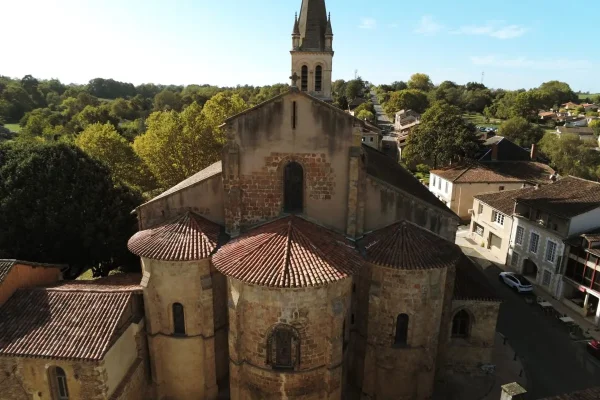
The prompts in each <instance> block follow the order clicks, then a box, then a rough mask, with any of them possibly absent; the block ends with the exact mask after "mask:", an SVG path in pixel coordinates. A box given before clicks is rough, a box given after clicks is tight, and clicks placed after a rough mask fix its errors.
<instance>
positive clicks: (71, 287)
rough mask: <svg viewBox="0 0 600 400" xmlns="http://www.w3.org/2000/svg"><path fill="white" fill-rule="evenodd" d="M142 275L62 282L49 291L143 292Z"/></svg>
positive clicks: (48, 287) (50, 287)
mask: <svg viewBox="0 0 600 400" xmlns="http://www.w3.org/2000/svg"><path fill="white" fill-rule="evenodd" d="M141 281H142V274H133V273H132V274H114V275H111V276H106V277H103V278H98V279H91V280H74V281H61V282H58V283H56V284H55V285H52V286H47V287H46V289H47V290H57V291H81V292H141V291H142V286H141V285H140V282H141Z"/></svg>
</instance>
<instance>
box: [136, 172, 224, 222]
mask: <svg viewBox="0 0 600 400" xmlns="http://www.w3.org/2000/svg"><path fill="white" fill-rule="evenodd" d="M186 211H194V212H195V213H197V214H199V215H202V216H203V217H204V218H206V219H208V220H209V221H212V222H214V223H217V224H220V225H223V224H224V222H225V217H224V210H223V183H222V176H221V174H219V175H215V176H213V177H211V178H208V179H206V180H204V181H202V182H200V183H198V184H196V185H193V186H190V187H187V188H185V189H183V190H180V191H178V192H176V193H173V194H170V195H167V196H165V197H162V198H160V199H158V200H155V201H153V202H151V203H147V204H144V205H142V206H140V207H139V208H138V221H139V230H144V229H148V228H151V227H153V226H156V225H158V224H161V223H163V222H165V221H168V220H170V219H172V218H175V217H176V216H178V215H181V214H183V213H185V212H186Z"/></svg>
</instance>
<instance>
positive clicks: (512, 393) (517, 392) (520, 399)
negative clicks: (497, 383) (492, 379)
mask: <svg viewBox="0 0 600 400" xmlns="http://www.w3.org/2000/svg"><path fill="white" fill-rule="evenodd" d="M526 394H527V391H526V390H525V389H523V387H522V386H521V385H519V384H518V383H517V382H513V383H507V384H506V385H503V386H502V393H501V394H500V400H524V399H525V395H526Z"/></svg>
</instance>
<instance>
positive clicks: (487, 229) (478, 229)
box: [469, 199, 513, 261]
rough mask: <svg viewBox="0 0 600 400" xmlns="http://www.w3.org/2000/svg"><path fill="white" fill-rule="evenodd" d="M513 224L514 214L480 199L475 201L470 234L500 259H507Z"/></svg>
mask: <svg viewBox="0 0 600 400" xmlns="http://www.w3.org/2000/svg"><path fill="white" fill-rule="evenodd" d="M512 226H513V217H512V216H510V215H506V214H504V213H501V212H500V211H498V210H497V209H495V208H493V207H491V206H489V205H488V204H486V203H484V202H482V201H480V200H478V199H475V200H474V201H473V213H472V214H471V225H470V229H469V236H470V238H471V239H472V240H474V241H475V243H477V244H478V245H480V246H482V247H484V248H486V249H489V250H490V252H491V253H492V254H493V255H494V256H495V257H496V258H497V259H498V260H501V261H504V260H506V256H507V254H508V249H509V248H510V237H511V232H512Z"/></svg>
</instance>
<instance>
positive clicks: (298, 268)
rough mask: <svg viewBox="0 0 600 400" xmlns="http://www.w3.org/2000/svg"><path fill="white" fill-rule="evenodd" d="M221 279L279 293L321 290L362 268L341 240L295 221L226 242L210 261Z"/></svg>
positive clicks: (289, 219)
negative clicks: (313, 287)
mask: <svg viewBox="0 0 600 400" xmlns="http://www.w3.org/2000/svg"><path fill="white" fill-rule="evenodd" d="M213 263H214V265H215V267H216V268H217V269H218V270H219V271H221V272H222V273H223V274H224V275H227V276H230V277H232V278H235V279H239V280H241V281H243V282H247V283H251V284H256V285H261V286H271V287H280V288H299V287H309V286H321V285H326V284H328V283H331V282H335V281H339V280H341V279H344V278H347V277H349V276H351V275H352V274H353V273H354V272H356V271H357V270H358V269H359V268H360V266H361V265H362V259H361V257H360V255H359V253H358V251H356V250H355V248H354V244H353V243H352V242H351V241H349V240H348V239H346V238H345V237H344V236H342V235H340V234H337V233H334V232H332V231H330V230H328V229H325V228H323V227H321V226H318V225H316V224H313V223H312V222H308V221H306V220H304V219H302V218H299V217H296V216H290V217H285V218H281V219H278V220H276V221H273V222H270V223H267V224H265V225H262V226H260V227H257V228H255V229H252V230H250V231H249V232H247V233H245V234H243V235H242V236H240V237H238V238H236V239H235V240H233V241H231V242H229V243H227V244H226V245H224V246H223V247H221V248H220V249H219V251H218V252H217V253H216V254H215V255H214V256H213Z"/></svg>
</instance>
